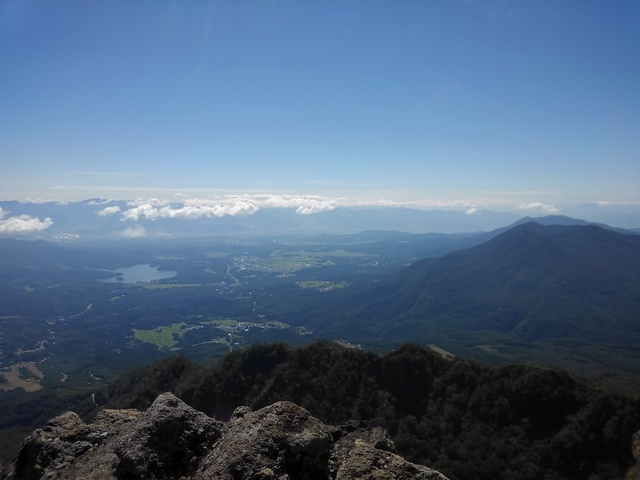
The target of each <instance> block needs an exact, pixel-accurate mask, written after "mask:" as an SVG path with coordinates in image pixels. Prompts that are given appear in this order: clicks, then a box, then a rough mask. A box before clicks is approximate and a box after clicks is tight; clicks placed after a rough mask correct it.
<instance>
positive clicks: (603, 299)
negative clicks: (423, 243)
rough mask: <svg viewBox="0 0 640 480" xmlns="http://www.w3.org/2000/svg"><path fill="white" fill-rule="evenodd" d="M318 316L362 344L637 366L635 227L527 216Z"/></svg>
mask: <svg viewBox="0 0 640 480" xmlns="http://www.w3.org/2000/svg"><path fill="white" fill-rule="evenodd" d="M327 310H331V311H330V312H327ZM318 318H321V319H322V320H321V321H319V322H318V323H319V324H321V325H319V327H321V328H323V329H324V331H326V332H327V333H329V332H330V333H332V334H334V335H344V336H345V337H348V338H351V339H360V340H361V341H363V342H367V343H368V344H371V343H372V342H376V341H377V342H379V343H381V344H383V343H384V342H393V341H406V340H420V341H424V342H427V343H437V344H438V345H439V346H442V347H443V348H447V349H451V350H452V351H453V352H454V353H459V354H461V355H464V356H472V357H475V358H480V359H484V360H493V361H495V360H505V361H513V360H522V361H530V362H534V363H544V364H551V365H557V366H562V367H564V368H570V369H572V370H578V371H581V372H582V373H586V374H589V375H590V376H593V375H601V374H603V375H614V372H616V371H617V372H618V373H619V372H620V371H624V372H633V373H635V374H640V354H639V353H637V352H638V351H640V349H638V346H639V345H640V236H637V235H628V234H623V233H618V232H615V231H611V230H605V229H603V228H601V227H599V226H595V225H584V226H565V225H541V224H538V223H535V222H528V223H525V224H522V225H519V226H516V227H513V228H511V229H509V230H507V231H505V232H504V233H501V234H500V235H497V236H496V237H494V238H492V239H490V240H488V241H487V242H485V243H483V244H481V245H478V246H475V247H472V248H469V249H466V250H462V251H458V252H453V253H450V254H448V255H445V256H443V257H440V258H431V259H425V260H422V261H419V262H416V263H414V264H412V265H411V266H410V267H408V268H406V269H404V270H402V271H401V272H399V273H398V274H397V275H395V276H394V278H392V279H391V280H389V281H386V282H383V283H381V284H379V285H378V286H377V287H376V288H374V289H371V290H367V291H365V292H361V293H360V294H358V295H354V296H350V297H342V298H337V299H336V300H335V302H334V303H333V306H332V308H327V307H324V312H323V314H320V315H318ZM356 341H357V340H356ZM605 371H606V372H607V373H604V372H605ZM596 372H597V373H596Z"/></svg>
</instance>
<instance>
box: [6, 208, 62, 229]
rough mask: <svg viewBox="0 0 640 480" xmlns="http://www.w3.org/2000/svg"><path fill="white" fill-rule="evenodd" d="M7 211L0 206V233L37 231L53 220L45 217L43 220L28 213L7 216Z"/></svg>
mask: <svg viewBox="0 0 640 480" xmlns="http://www.w3.org/2000/svg"><path fill="white" fill-rule="evenodd" d="M8 214H9V212H7V211H5V210H3V209H2V207H0V233H9V234H16V233H17V234H24V233H33V232H39V231H42V230H45V229H47V228H49V227H50V226H51V225H53V220H51V218H49V217H47V218H45V219H44V220H40V219H39V218H34V217H30V216H29V215H18V216H17V217H7V215H8Z"/></svg>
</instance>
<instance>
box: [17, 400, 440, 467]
mask: <svg viewBox="0 0 640 480" xmlns="http://www.w3.org/2000/svg"><path fill="white" fill-rule="evenodd" d="M394 450H395V448H394V445H393V442H392V441H391V440H390V438H389V437H388V435H387V433H386V432H385V431H384V430H382V429H381V428H373V429H369V428H366V426H365V425H364V424H357V423H350V424H347V425H342V426H340V427H330V426H327V425H324V424H323V423H322V422H320V421H319V420H317V419H316V418H314V417H312V416H311V415H310V414H309V412H308V411H307V410H305V409H304V408H302V407H300V406H298V405H296V404H294V403H291V402H277V403H274V404H273V405H270V406H268V407H265V408H262V409H260V410H257V411H255V412H254V411H251V409H249V408H248V407H239V408H237V409H236V410H235V412H234V414H233V416H232V417H231V419H230V420H229V421H228V422H227V423H222V422H219V421H217V420H214V419H212V418H210V417H208V416H206V415H205V414H203V413H201V412H198V411H196V410H194V409H192V408H191V407H189V406H188V405H186V404H185V403H184V402H182V401H181V400H180V399H178V398H177V397H175V396H174V395H173V394H170V393H164V394H162V395H160V396H159V397H158V398H157V399H156V401H155V402H154V403H153V405H151V407H149V409H148V410H147V411H145V412H139V411H137V410H104V411H102V412H101V413H100V414H99V415H98V416H97V417H96V419H95V421H94V422H92V423H90V424H86V423H85V422H83V421H82V419H80V417H78V415H76V414H75V413H73V412H67V413H63V414H62V415H59V416H57V417H55V418H53V419H52V420H50V421H49V423H47V425H45V426H44V427H43V428H42V429H38V430H36V431H35V432H34V433H33V434H32V435H31V436H30V437H28V438H27V439H26V440H25V442H24V444H23V446H22V449H21V450H20V453H19V455H18V458H17V459H16V462H15V464H14V470H13V472H11V473H10V477H9V478H13V479H15V480H31V479H40V478H47V479H52V478H53V479H63V478H64V479H85V480H102V479H149V480H153V479H191V478H193V479H199V480H207V479H216V480H225V479H228V480H238V479H248V480H269V479H274V480H276V479H277V480H314V479H317V480H327V479H332V480H333V479H335V480H346V479H355V478H358V479H392V478H393V479H396V480H402V479H406V480H409V479H424V480H427V479H428V480H446V477H445V476H444V475H442V474H441V473H439V472H437V471H435V470H431V469H429V468H427V467H424V466H420V465H415V464H412V463H410V462H407V461H406V460H404V459H403V458H402V457H400V456H398V455H396V454H395V452H394Z"/></svg>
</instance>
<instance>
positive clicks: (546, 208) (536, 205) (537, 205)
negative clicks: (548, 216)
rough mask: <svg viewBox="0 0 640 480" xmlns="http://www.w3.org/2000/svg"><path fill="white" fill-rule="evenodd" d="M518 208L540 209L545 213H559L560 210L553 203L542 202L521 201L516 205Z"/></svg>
mask: <svg viewBox="0 0 640 480" xmlns="http://www.w3.org/2000/svg"><path fill="white" fill-rule="evenodd" d="M518 210H541V211H543V212H545V213H560V210H558V209H557V208H556V207H555V205H551V204H548V203H542V202H533V203H523V204H522V205H520V206H518Z"/></svg>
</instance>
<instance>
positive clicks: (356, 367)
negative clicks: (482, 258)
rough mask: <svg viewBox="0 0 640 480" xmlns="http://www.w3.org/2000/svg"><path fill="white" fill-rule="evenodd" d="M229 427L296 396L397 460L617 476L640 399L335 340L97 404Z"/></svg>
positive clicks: (540, 374)
mask: <svg viewBox="0 0 640 480" xmlns="http://www.w3.org/2000/svg"><path fill="white" fill-rule="evenodd" d="M163 391H173V392H174V393H175V394H176V395H177V396H178V397H180V398H181V399H182V400H184V401H185V402H186V403H188V404H189V405H191V406H193V407H194V408H196V409H199V410H202V411H203V412H205V413H207V414H209V415H212V416H215V417H216V418H218V419H221V420H225V419H226V418H228V416H229V415H230V414H231V412H232V411H233V409H234V408H235V407H236V406H238V405H248V406H250V407H251V408H253V409H257V408H261V407H263V406H265V405H269V404H271V403H273V402H275V401H279V400H290V401H293V402H296V403H298V404H300V405H302V406H303V407H305V408H307V409H308V410H309V411H310V413H311V414H312V415H314V416H316V417H318V418H319V419H320V420H322V421H324V422H325V423H333V424H337V423H342V422H345V421H348V420H350V419H352V420H355V421H367V422H371V423H372V424H375V425H381V426H383V427H385V428H387V429H388V430H389V431H390V433H391V435H392V437H393V439H394V441H395V442H396V444H397V447H398V450H399V452H400V453H402V454H403V455H405V456H406V457H407V458H409V459H410V460H411V461H414V462H418V463H423V464H427V465H430V466H432V467H434V468H437V469H438V470H440V471H442V472H443V473H445V474H446V475H447V476H449V477H450V478H454V479H461V480H462V479H465V480H471V479H500V478H502V479H509V480H513V479H520V478H522V479H524V478H528V479H543V478H544V479H562V478H567V479H569V478H571V479H585V480H586V479H587V478H589V479H596V478H601V479H605V478H606V479H612V478H622V477H623V475H624V472H625V471H626V469H627V468H629V466H630V465H631V464H632V457H631V450H630V445H631V437H632V435H633V433H634V432H635V431H637V430H638V429H640V400H639V399H637V398H632V397H628V396H622V395H613V394H608V393H603V392H601V391H599V390H596V389H593V388H591V387H588V386H587V385H585V384H583V383H581V382H579V381H576V380H575V379H574V378H572V377H571V376H569V375H568V374H566V373H564V372H562V371H558V370H550V369H541V368H534V367H525V366H517V365H511V366H503V367H489V366H485V365H481V364H478V363H473V362H467V361H459V360H446V359H444V358H442V357H441V356H439V355H437V354H435V353H434V352H432V351H431V350H429V349H428V348H425V347H420V346H417V345H413V344H407V345H405V346H403V347H402V348H400V349H398V350H396V351H393V352H391V353H389V354H387V355H385V356H378V355H375V354H373V353H370V352H366V351H363V350H358V349H354V348H346V347H341V346H339V345H337V344H333V343H328V342H317V343H315V344H312V345H310V346H309V347H305V348H300V349H296V350H293V349H290V348H288V347H286V346H285V345H282V344H275V345H256V346H253V347H251V348H249V349H246V350H242V351H237V352H233V353H231V354H229V355H228V356H227V357H225V358H224V359H223V360H222V361H221V362H218V363H215V364H211V365H207V366H202V365H198V364H195V363H192V362H190V361H188V360H186V359H184V358H180V357H175V358H170V359H167V360H163V361H160V362H157V363H155V364H153V365H151V366H148V367H145V368H143V369H140V370H137V371H134V372H132V373H130V374H128V375H126V376H124V377H122V378H121V379H120V380H119V381H118V382H116V383H114V384H113V385H112V386H111V387H110V388H109V389H108V390H106V391H105V392H104V393H103V394H101V395H99V396H97V398H96V400H97V401H98V403H100V404H101V405H105V406H108V407H118V408H120V407H136V408H140V409H144V408H147V407H148V405H150V403H151V402H152V401H153V400H154V399H155V397H156V395H157V394H158V392H163Z"/></svg>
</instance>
